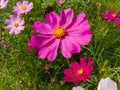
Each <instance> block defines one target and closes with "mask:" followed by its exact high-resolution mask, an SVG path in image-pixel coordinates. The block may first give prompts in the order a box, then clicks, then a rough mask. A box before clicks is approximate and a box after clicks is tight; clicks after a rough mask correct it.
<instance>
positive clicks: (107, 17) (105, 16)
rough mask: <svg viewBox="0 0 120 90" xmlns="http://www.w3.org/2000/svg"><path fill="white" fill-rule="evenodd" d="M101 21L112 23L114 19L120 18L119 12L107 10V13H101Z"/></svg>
mask: <svg viewBox="0 0 120 90" xmlns="http://www.w3.org/2000/svg"><path fill="white" fill-rule="evenodd" d="M102 16H103V19H104V20H108V21H114V20H115V18H117V17H120V12H114V11H113V10H112V9H110V10H109V13H108V14H107V13H102Z"/></svg>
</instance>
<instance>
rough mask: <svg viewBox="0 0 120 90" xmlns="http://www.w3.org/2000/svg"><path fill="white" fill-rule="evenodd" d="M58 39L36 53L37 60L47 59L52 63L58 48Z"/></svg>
mask: <svg viewBox="0 0 120 90" xmlns="http://www.w3.org/2000/svg"><path fill="white" fill-rule="evenodd" d="M59 42H60V40H59V39H56V40H55V41H54V42H53V43H51V44H50V45H49V46H48V45H47V46H43V47H42V48H41V49H39V51H38V56H39V58H42V59H45V58H47V59H48V61H50V62H52V61H53V60H55V58H56V56H57V50H58V46H59Z"/></svg>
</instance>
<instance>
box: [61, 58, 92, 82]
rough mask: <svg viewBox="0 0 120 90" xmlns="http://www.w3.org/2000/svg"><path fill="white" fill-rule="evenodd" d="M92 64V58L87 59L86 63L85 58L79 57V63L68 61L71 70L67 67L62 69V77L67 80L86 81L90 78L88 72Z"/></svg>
mask: <svg viewBox="0 0 120 90" xmlns="http://www.w3.org/2000/svg"><path fill="white" fill-rule="evenodd" d="M92 64H93V60H92V59H89V60H88V63H87V62H86V59H85V58H80V64H79V63H78V62H77V61H74V62H72V63H70V66H71V68H72V71H71V70H70V69H69V68H66V69H64V71H63V73H64V75H65V76H64V79H65V80H66V81H67V82H74V81H75V82H80V81H83V82H86V79H87V78H90V72H91V71H92V70H93V65H92ZM73 76H74V77H73Z"/></svg>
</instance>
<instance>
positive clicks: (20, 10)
mask: <svg viewBox="0 0 120 90" xmlns="http://www.w3.org/2000/svg"><path fill="white" fill-rule="evenodd" d="M32 8H33V3H32V2H30V3H29V2H28V1H23V2H17V4H16V6H14V7H13V9H14V10H13V12H14V13H15V14H24V13H25V14H27V13H28V12H30V11H31V9H32Z"/></svg>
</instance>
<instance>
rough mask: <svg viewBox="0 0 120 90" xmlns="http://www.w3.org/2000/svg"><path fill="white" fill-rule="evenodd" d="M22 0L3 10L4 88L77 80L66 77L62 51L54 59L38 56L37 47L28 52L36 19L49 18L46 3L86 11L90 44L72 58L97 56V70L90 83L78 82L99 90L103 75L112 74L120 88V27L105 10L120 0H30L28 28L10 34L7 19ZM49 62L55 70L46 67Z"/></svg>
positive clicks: (44, 89)
mask: <svg viewBox="0 0 120 90" xmlns="http://www.w3.org/2000/svg"><path fill="white" fill-rule="evenodd" d="M17 1H18V0H9V4H8V6H7V7H6V8H5V9H3V10H0V42H1V43H2V42H3V41H4V43H6V44H7V45H8V47H7V48H4V47H3V46H2V44H1V43H0V44H1V45H0V90H71V89H72V87H73V86H75V85H74V84H73V83H67V82H65V80H64V79H63V69H64V68H65V67H68V65H67V61H66V59H65V58H64V57H63V56H62V55H61V53H59V54H58V56H57V59H56V60H55V61H54V62H52V63H50V62H48V61H47V60H41V59H39V58H38V57H37V55H36V53H35V50H33V51H32V52H28V51H27V49H28V46H27V42H28V40H29V39H30V34H31V33H33V32H34V31H33V30H32V28H31V25H32V23H33V22H35V21H36V20H43V21H44V20H45V13H46V7H48V6H51V7H52V8H53V10H54V11H56V12H58V13H59V12H60V10H61V9H63V8H72V9H73V10H74V14H75V16H76V15H77V14H78V13H80V12H86V15H87V18H88V20H89V23H90V25H91V30H92V33H93V37H92V40H91V42H90V44H89V45H88V46H83V47H82V52H80V53H79V54H74V55H73V57H72V58H71V59H70V61H73V60H75V59H77V60H78V59H79V57H86V58H89V57H91V58H93V59H94V71H93V72H92V73H91V79H89V80H88V81H87V83H82V82H80V83H78V85H80V86H82V87H84V88H85V89H86V90H96V87H97V85H98V82H99V80H100V79H101V78H105V77H111V78H112V79H113V80H115V81H116V82H117V84H118V87H119V90H120V27H119V26H116V25H115V24H114V23H112V22H108V21H103V20H102V17H101V12H107V11H108V9H109V8H112V9H114V10H115V11H119V10H120V8H119V5H120V2H119V0H66V1H65V3H64V4H62V5H58V4H57V1H55V0H29V1H32V2H33V3H34V9H33V10H32V11H31V12H29V13H28V14H27V15H24V19H25V22H26V23H25V27H26V28H25V30H24V31H22V32H21V33H20V34H19V35H9V32H8V31H6V30H4V29H3V27H4V26H5V24H4V20H5V19H8V18H9V15H10V14H12V13H13V12H12V7H13V6H14V5H15V4H16V2H17ZM20 1H22V0H20ZM46 65H49V66H50V67H51V70H50V71H49V72H47V71H45V66H46Z"/></svg>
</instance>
